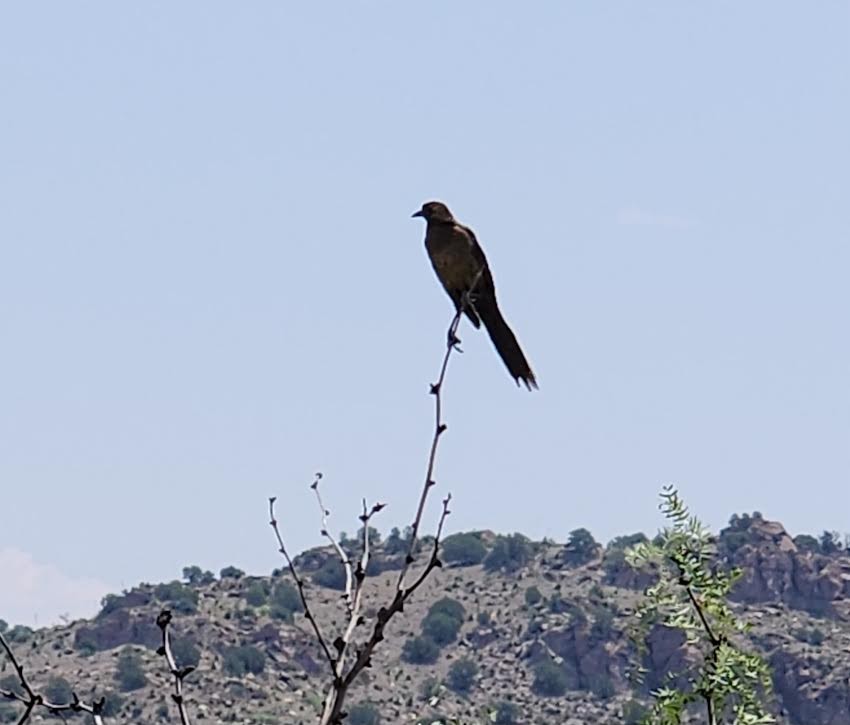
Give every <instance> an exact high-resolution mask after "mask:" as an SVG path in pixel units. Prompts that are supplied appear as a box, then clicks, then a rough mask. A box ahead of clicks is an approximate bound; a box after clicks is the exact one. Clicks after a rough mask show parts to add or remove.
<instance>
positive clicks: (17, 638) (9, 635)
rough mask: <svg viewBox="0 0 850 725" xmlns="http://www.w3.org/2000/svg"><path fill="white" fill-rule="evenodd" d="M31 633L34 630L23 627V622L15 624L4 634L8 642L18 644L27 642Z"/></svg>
mask: <svg viewBox="0 0 850 725" xmlns="http://www.w3.org/2000/svg"><path fill="white" fill-rule="evenodd" d="M33 634H34V632H33V631H32V630H31V629H30V628H29V627H25V626H24V625H23V624H16V625H15V626H14V627H12V628H11V629H10V630H9V631H8V632H6V634H5V635H4V636H5V637H6V641H7V642H8V643H9V644H20V643H22V642H27V641H28V640H29V639H30V638H31V637H32V636H33Z"/></svg>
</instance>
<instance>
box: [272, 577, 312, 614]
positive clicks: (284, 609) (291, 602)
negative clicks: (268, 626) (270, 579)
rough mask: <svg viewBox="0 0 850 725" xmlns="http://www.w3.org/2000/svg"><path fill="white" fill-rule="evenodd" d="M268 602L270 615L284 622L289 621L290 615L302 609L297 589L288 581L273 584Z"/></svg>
mask: <svg viewBox="0 0 850 725" xmlns="http://www.w3.org/2000/svg"><path fill="white" fill-rule="evenodd" d="M270 603H271V615H272V617H274V618H275V619H282V620H283V621H285V622H291V621H292V615H293V614H297V613H299V612H301V611H303V609H304V605H303V604H302V602H301V596H300V595H299V594H298V590H297V589H296V588H295V587H294V586H293V585H292V584H291V583H290V582H288V581H280V582H278V583H277V584H275V587H274V589H273V590H272V595H271V600H270Z"/></svg>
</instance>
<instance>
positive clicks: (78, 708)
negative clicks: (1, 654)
mask: <svg viewBox="0 0 850 725" xmlns="http://www.w3.org/2000/svg"><path fill="white" fill-rule="evenodd" d="M0 646H2V648H3V650H4V651H5V652H6V656H7V657H8V658H9V661H10V662H11V663H12V668H13V669H14V670H15V673H16V674H17V675H18V680H19V681H20V683H21V687H22V688H23V690H24V694H23V695H21V694H19V693H17V692H13V691H12V690H4V689H2V688H0V697H4V698H5V699H7V700H15V701H17V702H20V703H23V705H24V711H23V713H21V717H20V718H19V719H18V725H24V723H25V722H27V720H29V719H30V716H31V715H32V712H33V710H34V709H35V708H36V707H43V708H44V709H45V710H47V711H48V712H51V713H56V714H59V713H62V712H85V713H88V714H89V715H91V716H92V720H93V722H94V723H95V725H103V716H102V714H101V713H102V712H103V706H104V704H105V703H106V698H103V697H101V698H100V699H99V700H95V701H94V702H93V703H92V704H91V705H88V704H86V703H85V702H83V701H82V700H80V699H79V698H78V697H77V694H76V693H71V696H72V697H73V698H74V699H73V700H72V701H71V702H68V703H63V704H58V703H55V702H50V701H49V700H45V699H44V697H43V696H42V695H41V694H39V693H38V692H36V691H35V690H33V688H32V686H31V685H30V683H29V681H28V680H27V678H26V676H25V675H24V666H23V665H22V664H20V663H19V662H18V660H17V659H16V658H15V653H14V652H13V651H12V648H11V646H10V645H9V643H8V642H7V641H6V638H5V637H4V636H3V633H2V632H0Z"/></svg>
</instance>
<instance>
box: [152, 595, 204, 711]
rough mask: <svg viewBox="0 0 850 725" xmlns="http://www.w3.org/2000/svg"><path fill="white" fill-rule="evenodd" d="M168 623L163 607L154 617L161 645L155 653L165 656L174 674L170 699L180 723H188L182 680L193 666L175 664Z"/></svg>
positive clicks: (167, 614) (167, 612)
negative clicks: (178, 714) (160, 635)
mask: <svg viewBox="0 0 850 725" xmlns="http://www.w3.org/2000/svg"><path fill="white" fill-rule="evenodd" d="M169 624H171V612H170V611H169V610H167V609H163V610H162V611H161V612H160V613H159V616H158V617H157V618H156V626H157V627H159V628H160V630H161V631H162V645H161V646H160V648H159V649H158V650H157V654H159V655H162V656H163V657H165V661H166V662H167V663H168V670H169V672H171V674H172V675H173V676H174V692H173V693H171V699H172V700H174V703H175V704H176V705H177V710H178V712H179V713H180V722H181V723H182V725H189V713H188V712H186V702H185V700H184V699H183V680H185V679H186V676H187V675H189V673H191V672H192V671H194V669H195V668H194V667H192V666H189V667H178V666H177V662H176V661H175V659H174V653H173V652H172V651H171V635H170V634H169V632H168V625H169Z"/></svg>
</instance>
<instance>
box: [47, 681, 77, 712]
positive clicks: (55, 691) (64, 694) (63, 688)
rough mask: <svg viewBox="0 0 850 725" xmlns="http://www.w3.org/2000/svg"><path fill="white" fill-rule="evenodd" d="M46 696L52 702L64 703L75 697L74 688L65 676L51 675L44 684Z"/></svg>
mask: <svg viewBox="0 0 850 725" xmlns="http://www.w3.org/2000/svg"><path fill="white" fill-rule="evenodd" d="M44 696H45V697H46V698H47V699H48V700H50V702H53V703H58V704H60V705H63V704H65V703H68V702H71V700H73V699H74V690H73V688H72V687H71V683H70V682H68V680H66V679H65V678H64V677H51V678H50V679H49V680H48V681H47V684H46V685H45V686H44Z"/></svg>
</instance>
